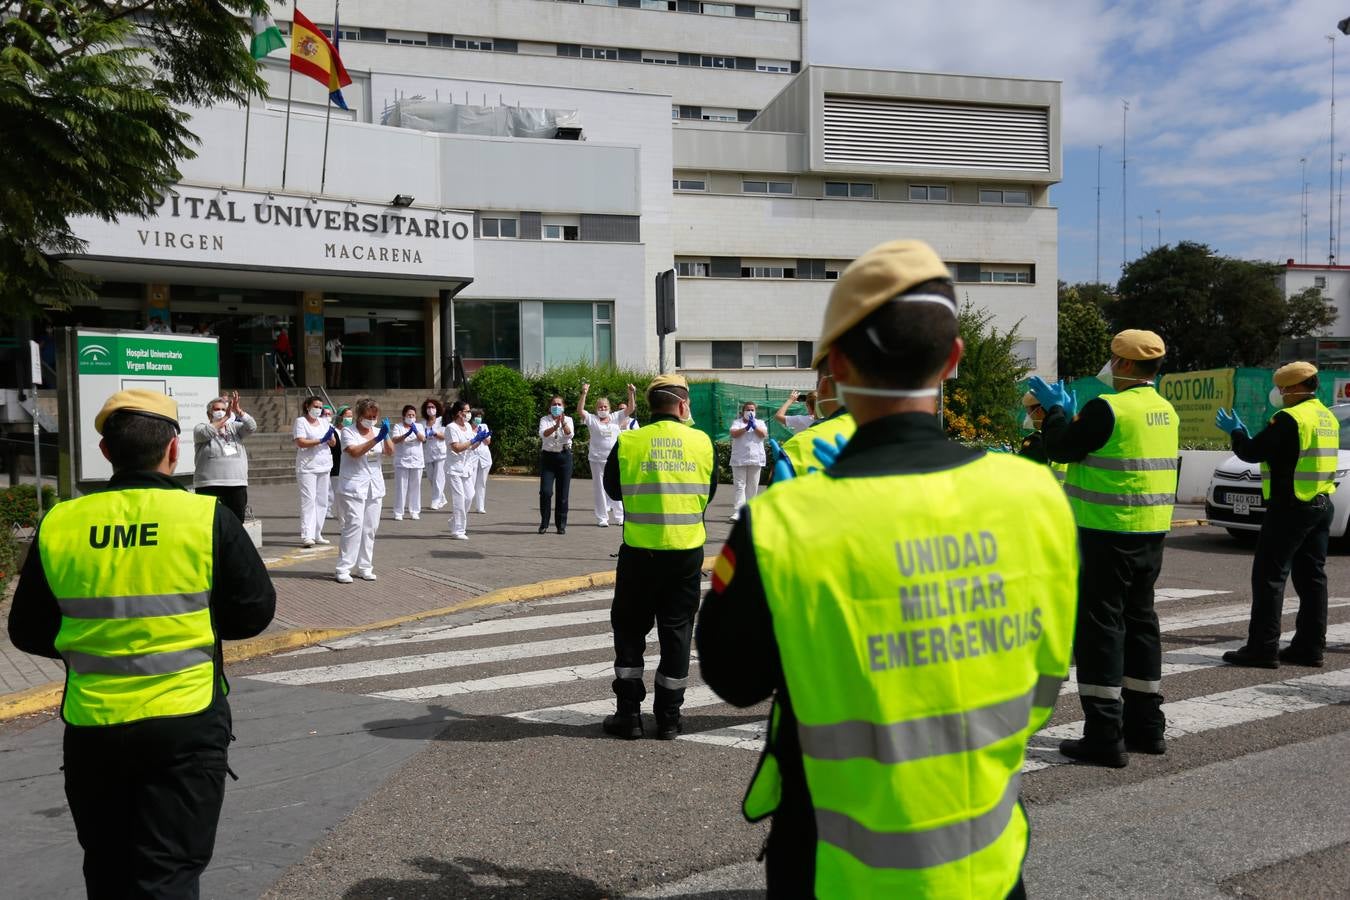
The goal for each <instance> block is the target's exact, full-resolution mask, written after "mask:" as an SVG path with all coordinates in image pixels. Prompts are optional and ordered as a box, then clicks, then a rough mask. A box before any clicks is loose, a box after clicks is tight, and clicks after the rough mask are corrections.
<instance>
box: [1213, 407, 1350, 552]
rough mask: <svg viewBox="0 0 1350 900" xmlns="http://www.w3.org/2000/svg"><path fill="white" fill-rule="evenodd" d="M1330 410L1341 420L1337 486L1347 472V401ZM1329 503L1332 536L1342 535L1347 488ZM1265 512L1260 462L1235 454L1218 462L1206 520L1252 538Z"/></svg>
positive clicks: (1349, 509) (1348, 517)
mask: <svg viewBox="0 0 1350 900" xmlns="http://www.w3.org/2000/svg"><path fill="white" fill-rule="evenodd" d="M1331 412H1332V414H1333V415H1335V416H1336V418H1337V420H1339V421H1340V423H1341V452H1340V458H1339V460H1338V461H1337V463H1336V485H1337V487H1338V488H1339V487H1340V483H1341V482H1342V481H1343V480H1344V479H1345V477H1346V475H1347V474H1350V429H1347V428H1346V423H1347V422H1350V403H1342V404H1338V405H1336V406H1333V407H1332V408H1331ZM1331 505H1332V507H1333V508H1334V509H1335V515H1334V517H1333V518H1332V520H1331V536H1332V537H1334V538H1338V537H1344V536H1345V533H1346V527H1347V524H1348V523H1350V490H1348V491H1347V492H1346V493H1345V494H1342V493H1341V492H1340V490H1337V491H1336V492H1335V493H1333V494H1332V495H1331ZM1265 514H1266V511H1265V502H1264V501H1263V500H1262V499H1261V466H1260V465H1259V464H1258V463H1248V462H1243V461H1242V460H1240V459H1238V458H1237V457H1236V456H1229V457H1228V458H1227V459H1225V460H1224V461H1223V462H1221V463H1219V466H1218V468H1217V469H1215V470H1214V477H1213V478H1211V479H1210V481H1209V491H1208V492H1207V493H1206V494H1205V517H1206V518H1207V519H1209V523H1210V524H1211V525H1218V526H1219V527H1221V528H1226V529H1228V533H1229V534H1231V535H1232V536H1233V537H1235V538H1240V539H1245V540H1251V539H1253V538H1255V537H1256V533H1257V532H1258V531H1260V530H1261V520H1262V519H1264V518H1265Z"/></svg>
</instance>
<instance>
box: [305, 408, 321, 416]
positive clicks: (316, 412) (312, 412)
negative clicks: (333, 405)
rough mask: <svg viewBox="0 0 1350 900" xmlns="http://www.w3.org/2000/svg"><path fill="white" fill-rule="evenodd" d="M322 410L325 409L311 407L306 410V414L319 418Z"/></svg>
mask: <svg viewBox="0 0 1350 900" xmlns="http://www.w3.org/2000/svg"><path fill="white" fill-rule="evenodd" d="M322 412H323V410H322V409H319V408H318V407H311V408H309V409H307V410H305V415H307V416H309V417H310V418H311V419H317V418H318V417H319V415H320V414H321V413H322Z"/></svg>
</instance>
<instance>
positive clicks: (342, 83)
mask: <svg viewBox="0 0 1350 900" xmlns="http://www.w3.org/2000/svg"><path fill="white" fill-rule="evenodd" d="M291 68H292V69H294V70H295V71H297V72H299V73H300V74H301V75H308V76H309V77H310V78H313V79H314V80H315V81H317V82H319V83H320V84H322V85H325V86H326V87H327V88H328V97H329V99H330V100H331V101H332V102H333V103H336V104H337V105H338V106H339V107H340V108H342V109H346V108H347V104H346V103H345V102H344V101H343V99H342V89H343V88H344V87H346V86H347V85H349V84H351V83H352V77H351V76H350V75H348V74H347V69H346V67H345V66H343V65H342V58H341V57H340V56H338V52H337V48H336V47H334V46H333V45H332V44H331V43H329V41H328V38H326V37H324V36H323V32H322V31H320V30H319V29H318V27H316V26H315V24H314V23H313V22H311V21H310V20H309V19H307V18H306V17H305V15H304V14H303V13H301V12H300V10H298V9H297V10H296V11H295V21H294V22H292V23H291Z"/></svg>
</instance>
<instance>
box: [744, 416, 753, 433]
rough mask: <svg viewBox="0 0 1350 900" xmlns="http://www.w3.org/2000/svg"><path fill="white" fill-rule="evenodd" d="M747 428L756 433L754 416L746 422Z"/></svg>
mask: <svg viewBox="0 0 1350 900" xmlns="http://www.w3.org/2000/svg"><path fill="white" fill-rule="evenodd" d="M745 427H746V428H749V429H750V430H751V431H754V430H755V417H754V416H750V417H749V418H747V419H746V420H745Z"/></svg>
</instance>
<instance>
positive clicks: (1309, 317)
mask: <svg viewBox="0 0 1350 900" xmlns="http://www.w3.org/2000/svg"><path fill="white" fill-rule="evenodd" d="M1285 310H1286V313H1287V315H1286V318H1285V320H1284V328H1283V329H1282V330H1281V332H1280V333H1281V334H1283V335H1284V336H1285V337H1288V338H1299V337H1308V336H1309V335H1314V334H1317V333H1319V332H1321V331H1324V330H1325V329H1327V328H1330V327H1331V326H1332V325H1335V324H1336V318H1337V314H1336V307H1334V306H1332V305H1331V304H1330V303H1328V302H1327V301H1326V298H1325V297H1323V296H1322V289H1321V288H1316V287H1310V288H1304V289H1303V290H1301V291H1299V292H1298V293H1297V294H1294V295H1293V296H1291V297H1290V298H1289V299H1288V300H1286V301H1285Z"/></svg>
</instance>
